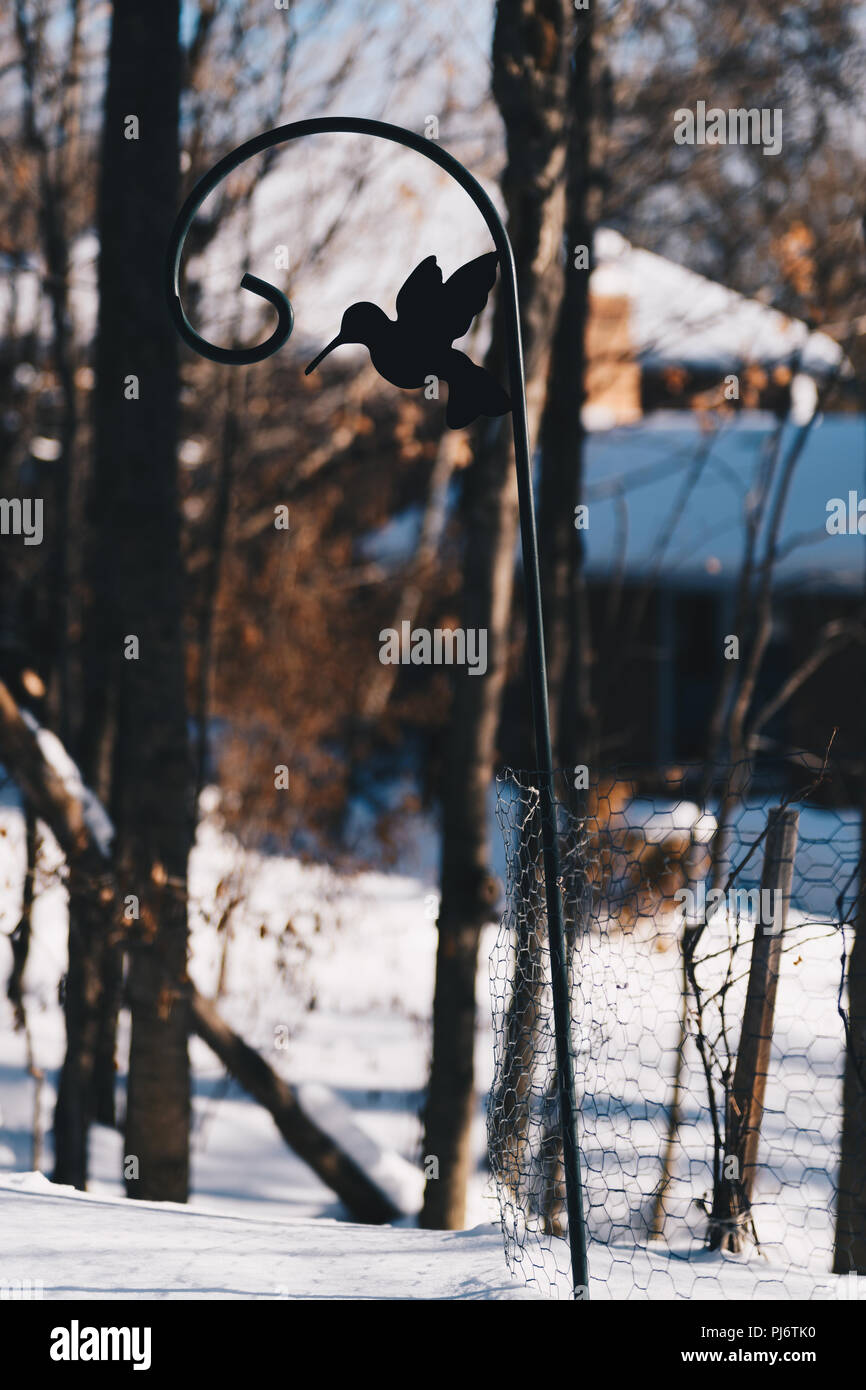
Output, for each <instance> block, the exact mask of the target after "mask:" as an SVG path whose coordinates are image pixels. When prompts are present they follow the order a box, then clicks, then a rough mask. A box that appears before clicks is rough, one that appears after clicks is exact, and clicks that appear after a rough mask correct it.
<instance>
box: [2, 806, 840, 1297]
mask: <svg viewBox="0 0 866 1390" xmlns="http://www.w3.org/2000/svg"><path fill="white" fill-rule="evenodd" d="M808 828H809V831H810V837H811V839H810V842H811V841H814V842H815V843H816V844H817V845H818V846H819V847H820V843H821V841H822V836H823V835H824V833H825V831H826V827H823V828H822V826H821V825H819V824H818V823H817V822H814V823H813V822H810V823H809V827H808ZM0 846H3V854H2V858H0V865H2V867H0V932H2V933H4V934H8V932H9V931H10V930H11V929H12V927H13V926H14V924H15V921H16V920H17V916H18V912H19V907H20V892H21V868H22V864H23V824H22V820H21V816H20V812H19V810H18V807H17V805H16V803H15V800H14V797H13V796H12V795H11V794H9V793H8V792H7V793H6V794H5V799H4V800H3V801H2V803H0ZM806 849H807V846H806V845H804V850H806ZM808 852H809V853H811V854H812V855H813V857H814V853H815V850H814V848H813V849H812V850H809V851H808ZM836 853H837V855H838V851H836ZM843 857H844V856H843ZM56 862H57V851H56V847H53V846H52V845H51V844H50V843H49V844H48V845H47V846H46V848H45V850H44V853H43V873H42V875H41V880H42V881H41V882H40V884H39V893H38V898H37V903H36V908H35V914H34V940H33V945H32V948H31V954H30V960H29V964H28V970H27V976H26V986H27V998H26V1002H27V1010H28V1021H29V1026H30V1037H31V1042H32V1048H33V1060H34V1062H35V1064H36V1066H37V1067H38V1068H40V1069H41V1070H42V1071H43V1072H44V1076H45V1079H44V1082H43V1083H42V1085H41V1089H40V1090H39V1120H40V1129H41V1132H42V1136H43V1138H42V1143H41V1148H40V1152H39V1153H38V1154H36V1155H34V1152H33V1141H32V1135H33V1128H34V1125H33V1121H34V1102H35V1098H36V1095H37V1085H36V1082H35V1081H34V1079H33V1078H32V1077H31V1076H30V1075H29V1074H28V1071H27V1054H26V1043H25V1038H24V1036H23V1035H22V1034H21V1033H15V1032H14V1031H13V1028H12V1016H11V1010H10V1009H9V1006H8V1004H7V1003H6V1001H5V998H4V999H2V1000H0V1121H2V1127H0V1208H2V1212H0V1226H2V1229H3V1232H4V1239H3V1246H2V1253H0V1281H4V1280H5V1281H7V1282H9V1283H13V1282H14V1281H15V1280H16V1279H17V1280H26V1279H30V1280H36V1281H41V1282H42V1283H43V1284H44V1286H45V1290H46V1296H52V1295H51V1294H50V1293H49V1290H54V1294H53V1296H56V1297H70V1296H74V1295H75V1294H76V1293H80V1294H83V1295H84V1296H87V1297H123V1296H125V1295H124V1292H123V1291H124V1290H126V1291H127V1294H126V1296H128V1291H129V1290H131V1289H140V1290H142V1291H143V1292H147V1293H148V1294H151V1295H152V1296H177V1297H195V1296H199V1297H201V1296H207V1297H210V1296H213V1297H265V1298H273V1297H281V1296H285V1297H298V1296H304V1295H307V1296H313V1297H321V1296H330V1297H357V1296H366V1297H370V1296H381V1297H390V1296H396V1297H407V1296H408V1297H436V1298H499V1297H514V1296H518V1297H519V1296H521V1293H520V1290H521V1288H523V1284H524V1279H523V1274H530V1273H531V1272H532V1271H531V1268H530V1265H531V1259H530V1253H531V1252H528V1254H527V1258H526V1260H525V1261H524V1263H523V1265H522V1267H521V1269H519V1270H518V1274H517V1277H516V1279H514V1280H512V1278H511V1277H510V1276H509V1274H508V1271H507V1269H506V1265H505V1260H504V1254H503V1248H502V1240H501V1235H500V1233H499V1227H498V1215H499V1212H498V1204H497V1201H496V1196H495V1192H494V1190H493V1187H492V1183H491V1180H490V1177H489V1174H488V1170H487V1164H486V1158H485V1133H484V1097H485V1095H486V1092H487V1089H488V1087H489V1085H490V1081H491V1075H492V1054H493V1046H492V1028H491V1022H490V1004H489V993H488V966H487V957H488V955H489V953H490V951H491V950H492V948H493V945H494V941H495V936H496V931H495V929H494V928H491V929H490V930H489V931H488V933H487V934H486V936H485V940H484V943H483V949H482V959H481V966H480V970H479V980H478V1000H479V1011H478V1013H479V1026H478V1034H477V1040H476V1041H477V1050H476V1062H477V1076H478V1086H479V1100H478V1108H477V1114H476V1126H475V1136H474V1143H475V1153H476V1158H477V1163H476V1167H475V1171H474V1174H473V1178H472V1182H471V1184H470V1197H469V1209H468V1212H467V1226H468V1227H470V1230H469V1231H468V1232H467V1233H461V1234H444V1233H442V1234H440V1233H432V1232H422V1231H419V1230H417V1229H414V1228H413V1223H412V1221H411V1218H409V1219H407V1220H406V1221H405V1222H404V1223H401V1224H400V1225H399V1226H397V1227H394V1228H385V1229H379V1228H361V1227H358V1226H354V1225H351V1224H350V1223H349V1222H348V1221H347V1220H346V1212H345V1211H344V1209H343V1208H342V1207H341V1205H340V1203H339V1202H338V1201H337V1200H336V1198H335V1197H334V1196H333V1195H332V1194H331V1193H330V1192H329V1191H328V1189H327V1188H325V1187H324V1186H323V1185H322V1184H321V1183H320V1182H319V1181H318V1179H317V1178H316V1177H315V1176H314V1175H313V1174H312V1173H311V1172H310V1171H309V1170H308V1169H307V1168H306V1167H305V1166H304V1165H303V1164H302V1163H301V1162H300V1161H299V1160H298V1159H297V1158H296V1157H295V1156H294V1155H293V1154H292V1153H291V1152H290V1151H289V1150H288V1149H287V1148H286V1146H285V1144H284V1143H283V1141H282V1139H281V1138H280V1136H279V1135H278V1133H277V1132H276V1129H275V1128H274V1126H273V1123H272V1121H271V1119H270V1117H269V1116H268V1115H267V1114H266V1113H265V1112H264V1111H263V1110H262V1109H261V1108H260V1107H259V1106H257V1105H256V1104H255V1103H254V1102H253V1101H251V1100H250V1099H249V1098H248V1097H247V1096H246V1095H245V1094H244V1093H243V1092H242V1091H241V1089H240V1088H239V1087H238V1086H237V1084H236V1083H234V1082H232V1081H230V1080H228V1079H227V1078H226V1076H225V1073H224V1071H223V1069H222V1067H221V1065H220V1064H219V1062H218V1061H217V1060H216V1059H215V1058H214V1056H213V1055H212V1054H211V1053H210V1052H209V1051H208V1049H207V1048H206V1047H205V1046H204V1045H203V1044H202V1043H201V1042H200V1041H199V1040H198V1039H194V1040H193V1041H192V1046H191V1051H192V1060H193V1067H194V1075H195V1109H194V1116H195V1119H194V1133H193V1187H194V1192H193V1197H192V1202H191V1208H182V1209H178V1208H174V1207H171V1208H169V1207H160V1208H156V1209H154V1208H153V1207H151V1206H150V1205H147V1204H145V1205H141V1204H133V1203H128V1202H126V1200H125V1199H124V1197H123V1191H122V1185H121V1182H120V1180H119V1173H120V1169H121V1156H122V1139H121V1136H120V1135H119V1134H118V1133H116V1132H114V1131H111V1130H108V1129H105V1128H102V1127H99V1126H97V1127H96V1128H95V1129H94V1131H93V1138H92V1146H91V1154H92V1175H93V1176H92V1183H91V1193H90V1194H89V1195H88V1196H86V1197H82V1196H80V1195H76V1194H73V1193H72V1192H70V1191H68V1190H66V1189H57V1188H54V1187H52V1186H50V1185H48V1184H47V1183H46V1181H45V1179H44V1178H43V1177H40V1176H39V1175H33V1174H30V1176H27V1174H28V1173H29V1172H30V1170H32V1169H34V1168H39V1169H41V1171H42V1173H50V1171H51V1146H50V1144H51V1141H50V1126H51V1116H52V1111H53V1104H54V1099H55V1083H56V1078H57V1071H58V1068H59V1065H60V1062H61V1059H62V1055H63V1041H64V1039H63V1020H62V1013H61V1010H60V1006H59V1003H58V994H57V987H58V980H59V978H60V976H61V975H62V973H63V971H64V969H65V953H66V945H65V934H66V920H65V904H64V892H63V889H62V886H61V885H60V884H59V883H58V882H57V879H56V875H55V873H54V872H53V866H54V865H56ZM809 862H810V863H811V862H812V861H811V860H810V861H809ZM836 869H838V862H837V860H834V871H835V870H836ZM191 889H192V895H193V899H194V902H195V904H196V910H195V913H194V920H193V929H192V958H191V966H190V969H191V974H192V977H193V979H194V981H195V983H196V985H197V986H198V988H199V989H200V990H201V991H202V992H203V993H205V994H208V995H213V994H214V993H215V992H216V989H217V981H218V980H219V979H220V977H222V981H223V989H222V998H221V1003H220V1007H221V1009H222V1011H223V1012H224V1014H225V1015H226V1017H227V1018H228V1019H229V1021H230V1022H231V1023H232V1024H233V1025H234V1026H235V1027H237V1028H238V1030H239V1031H240V1032H241V1033H242V1034H243V1036H244V1037H245V1038H246V1039H247V1040H248V1041H249V1042H250V1043H252V1044H253V1045H254V1046H256V1047H257V1048H259V1049H260V1050H261V1052H262V1053H263V1054H264V1055H265V1056H266V1057H267V1058H268V1060H269V1061H270V1062H271V1064H272V1065H273V1066H275V1067H276V1068H277V1070H279V1071H280V1072H281V1073H282V1074H283V1075H285V1076H286V1077H287V1078H289V1079H290V1080H292V1081H295V1082H303V1083H305V1084H306V1085H307V1086H317V1087H319V1088H321V1087H325V1088H330V1090H331V1091H332V1092H334V1093H336V1095H337V1097H339V1100H340V1101H341V1102H342V1103H343V1104H344V1105H347V1106H348V1107H349V1108H350V1109H351V1111H352V1114H353V1117H354V1121H355V1122H356V1123H357V1124H358V1125H359V1126H360V1127H361V1129H362V1130H365V1131H366V1132H367V1133H368V1134H369V1135H371V1136H372V1138H373V1139H374V1140H376V1141H377V1142H378V1144H379V1145H381V1146H382V1147H383V1148H384V1149H385V1150H387V1151H391V1152H392V1153H393V1154H394V1155H400V1156H402V1157H401V1158H399V1159H397V1160H396V1171H397V1176H398V1178H400V1176H401V1172H402V1181H403V1187H404V1190H406V1191H408V1192H409V1193H410V1196H411V1191H412V1190H413V1182H412V1181H409V1182H408V1183H407V1182H406V1181H405V1179H406V1176H407V1173H408V1172H409V1171H410V1170H409V1165H412V1167H413V1168H414V1169H415V1181H414V1191H415V1193H416V1194H417V1191H418V1169H419V1167H420V1158H421V1155H420V1144H421V1126H420V1121H419V1117H418V1110H419V1107H420V1103H421V1098H422V1088H423V1086H424V1084H425V1079H426V1074H427V1067H428V1062H429V1055H428V1049H429V1020H430V1012H431V1003H432V994H433V975H434V959H435V945H436V934H435V926H434V921H435V915H436V908H437V900H436V894H435V889H434V887H433V884H432V882H430V881H427V882H425V881H424V880H423V879H422V878H418V879H415V878H408V877H403V876H399V875H394V874H381V873H374V872H369V873H364V874H361V875H357V876H353V877H345V876H340V875H337V874H335V873H333V872H332V871H330V870H328V869H326V868H323V867H321V866H316V865H303V864H300V863H299V862H297V861H292V860H285V859H281V858H278V857H261V856H257V855H253V854H249V853H243V852H242V851H241V850H240V848H239V847H238V846H237V844H236V842H235V841H234V840H232V839H231V838H230V837H229V836H227V835H226V834H225V833H224V832H223V830H222V828H221V826H220V822H219V816H218V812H217V810H216V808H215V807H214V806H213V805H212V804H211V805H210V809H209V811H208V814H207V815H206V816H205V817H204V819H203V821H202V824H201V826H200V829H199V836H198V842H197V846H196V849H195V852H194V855H193V859H192V864H191ZM233 902H234V903H236V906H235V907H234V909H233V910H232V911H231V912H230V914H229V917H230V927H229V928H226V926H225V925H224V924H223V926H222V927H221V928H220V927H219V925H218V924H219V923H220V921H221V920H222V921H223V923H224V921H225V917H226V910H227V908H228V907H229V905H230V904H232V903H233ZM807 915H808V914H801V918H800V919H798V921H799V920H802V922H803V925H802V926H799V927H798V928H797V932H796V934H795V935H793V936H792V937H791V938H790V941H789V943H788V944H789V945H790V947H791V949H790V950H789V951H786V954H785V963H784V968H783V972H782V980H781V984H780V991H779V1001H778V1008H777V1020H778V1026H777V1033H776V1039H775V1044H774V1068H773V1071H774V1075H773V1077H772V1078H771V1083H770V1088H769V1091H768V1096H767V1116H766V1121H765V1126H764V1150H763V1156H764V1158H765V1162H766V1171H765V1172H764V1173H762V1177H761V1183H760V1190H759V1193H758V1205H757V1209H756V1220H757V1224H758V1228H759V1234H760V1236H761V1239H762V1243H763V1246H764V1252H763V1253H762V1254H755V1253H754V1252H753V1253H752V1254H750V1255H749V1256H744V1257H733V1258H726V1259H722V1258H720V1257H718V1256H712V1255H707V1254H705V1253H703V1252H701V1251H700V1249H699V1244H700V1242H699V1237H698V1230H699V1227H700V1226H701V1220H700V1215H699V1213H698V1212H697V1209H696V1208H695V1207H694V1200H695V1198H696V1197H700V1196H701V1195H702V1193H704V1192H706V1190H707V1179H708V1170H707V1152H708V1140H709V1134H708V1128H707V1122H706V1118H705V1113H702V1110H701V1106H700V1100H701V1097H702V1094H703V1093H702V1082H701V1077H700V1075H699V1074H698V1073H697V1071H696V1062H695V1058H694V1057H690V1060H689V1066H688V1069H687V1088H688V1095H687V1099H686V1103H685V1110H686V1114H685V1118H684V1124H683V1128H682V1130H681V1133H680V1140H681V1142H680V1145H679V1148H678V1151H677V1158H676V1165H675V1182H674V1185H673V1188H672V1190H671V1192H670V1194H669V1197H670V1210H671V1219H670V1222H669V1226H668V1228H667V1230H666V1238H665V1240H664V1241H663V1242H656V1243H653V1244H652V1245H650V1246H649V1247H648V1246H647V1243H646V1240H645V1215H646V1210H645V1208H646V1198H647V1196H648V1195H649V1194H650V1193H651V1192H652V1190H653V1188H654V1186H655V1184H656V1182H657V1180H658V1173H659V1163H658V1159H659V1156H660V1145H661V1140H662V1138H663V1133H664V1120H665V1115H666V1107H667V1105H668V1103H669V1099H670V1097H669V1087H670V1076H671V1070H672V1065H673V1054H674V1048H675V1045H676V1035H677V1018H678V994H679V975H678V959H677V952H676V950H675V949H674V948H673V946H672V944H671V943H670V941H668V942H665V941H664V940H647V938H646V936H645V935H644V934H643V933H642V932H641V931H640V930H637V931H634V932H631V933H616V932H604V931H602V932H601V933H600V934H598V933H597V934H595V935H593V936H587V937H586V939H585V941H584V943H583V946H582V948H581V957H580V975H581V980H582V983H581V985H580V989H579V991H578V994H577V996H576V1015H577V1023H578V1033H579V1036H580V1037H581V1038H583V1039H584V1040H585V1046H584V1047H583V1048H582V1051H581V1058H582V1067H581V1073H582V1088H583V1106H582V1110H583V1116H582V1125H583V1132H582V1142H583V1148H584V1159H585V1172H586V1186H587V1195H588V1200H589V1203H590V1220H589V1227H590V1234H591V1236H592V1237H593V1239H592V1243H591V1249H590V1273H591V1282H590V1293H591V1296H592V1297H594V1298H597V1297H617V1298H625V1297H659V1298H670V1297H686V1298H730V1297H751V1298H754V1297H758V1298H761V1297H779V1296H785V1297H789V1298H822V1297H833V1296H846V1295H844V1294H840V1293H839V1292H838V1290H839V1289H840V1288H842V1287H843V1285H844V1284H845V1281H839V1280H834V1279H833V1278H832V1277H831V1276H830V1275H829V1274H828V1273H827V1270H828V1269H829V1263H830V1247H831V1238H832V1202H833V1182H834V1179H835V1168H836V1163H837V1159H838V1137H839V1122H840V1107H841V1086H840V1077H841V1063H842V1052H841V1031H840V1029H841V1025H840V1020H839V1017H838V1014H837V1013H836V990H837V987H838V978H839V964H840V949H841V942H840V934H839V932H838V930H835V929H833V928H832V927H828V925H827V924H826V923H823V924H821V925H819V926H818V927H816V926H815V925H814V924H812V925H809V924H807V922H806V920H805V918H806V916H807ZM741 925H742V924H741ZM720 930H725V931H726V928H720ZM665 946H667V949H660V948H664V947H665ZM746 959H747V957H746ZM9 960H10V956H9V951H8V947H5V946H4V945H3V943H2V941H0V978H5V976H6V973H7V971H8V966H9ZM709 968H710V970H711V969H712V967H709ZM741 989H742V981H741V982H740V984H739V985H737V986H735V987H734V988H733V990H732V993H731V1004H730V1010H731V1017H732V1018H733V1019H736V1018H737V1017H738V1014H737V1004H738V999H737V994H738V991H741ZM735 1031H736V1030H735ZM734 1041H735V1039H734ZM124 1042H125V1037H122V1038H121V1045H120V1049H119V1056H120V1060H121V1068H123V1065H124V1063H123V1057H124ZM122 1081H123V1077H122V1076H121V1084H122ZM322 1094H324V1095H325V1097H326V1098H327V1092H324V1093H322V1092H321V1091H320V1101H321V1095H322ZM472 1228H474V1229H472ZM562 1253H563V1252H561V1251H560V1252H558V1254H559V1256H561V1255H562ZM558 1263H559V1264H560V1267H561V1268H563V1269H564V1268H565V1264H564V1262H563V1261H562V1259H561V1258H560V1259H558ZM563 1286H564V1287H565V1288H567V1280H563V1281H561V1283H560V1292H562V1289H563ZM539 1287H540V1288H541V1290H542V1291H546V1284H545V1283H544V1282H542V1283H541V1284H540V1286H536V1295H537V1292H538V1288H539ZM522 1296H526V1294H524V1295H522ZM529 1296H532V1294H529Z"/></svg>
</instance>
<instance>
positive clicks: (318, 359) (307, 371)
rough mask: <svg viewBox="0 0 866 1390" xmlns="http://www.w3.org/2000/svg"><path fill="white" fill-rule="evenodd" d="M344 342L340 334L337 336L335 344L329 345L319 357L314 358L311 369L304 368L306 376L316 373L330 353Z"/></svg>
mask: <svg viewBox="0 0 866 1390" xmlns="http://www.w3.org/2000/svg"><path fill="white" fill-rule="evenodd" d="M342 341H343V339H342V338H341V337H340V334H339V333H338V334H337V336H336V338H335V339H334V340H333V342H331V343H328V346H327V347H326V348H322V351H321V352H320V353H319V355H318V357H314V358H313V360H312V362H311V363H310V365H309V367H305V368H304V376H309V375H310V372H314V371H315V370H316V368H317V367H318V365H319V363H320V362H321V361H322V360H323V359H324V358H325V357H327V355H328V353H329V352H333V351H334V348H335V347H339V346H340V344H341V343H342Z"/></svg>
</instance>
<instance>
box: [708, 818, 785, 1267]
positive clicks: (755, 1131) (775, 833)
mask: <svg viewBox="0 0 866 1390" xmlns="http://www.w3.org/2000/svg"><path fill="white" fill-rule="evenodd" d="M799 819H800V816H799V812H798V811H794V810H791V809H790V808H788V807H781V806H774V807H773V808H772V810H771V811H770V812H769V816H768V830H767V840H766V847H765V850H764V866H763V871H762V873H761V899H760V907H759V912H758V921H757V922H756V924H755V934H754V937H753V939H752V961H751V965H750V967H749V984H748V988H747V991H746V1003H745V1007H744V1009H743V1028H742V1032H741V1034H740V1046H739V1049H738V1051H737V1061H736V1066H735V1069H734V1080H733V1084H732V1086H731V1090H730V1093H729V1095H728V1097H727V1105H726V1110H725V1153H724V1159H723V1165H722V1168H723V1171H722V1176H721V1181H720V1183H719V1188H718V1191H717V1192H716V1193H714V1197H713V1211H712V1215H711V1219H710V1230H709V1236H708V1243H709V1246H710V1249H711V1250H718V1249H719V1248H722V1249H725V1250H732V1251H738V1250H740V1249H741V1246H742V1235H743V1226H744V1225H745V1224H747V1222H748V1219H749V1210H750V1207H751V1201H752V1189H753V1186H754V1180H755V1171H756V1168H757V1163H758V1143H759V1140H760V1136H761V1121H762V1119H763V1116H764V1094H765V1091H766V1086H767V1076H768V1074H769V1070H770V1050H771V1048H772V1043H773V1016H774V1013H775V1009H776V986H777V984H778V981H779V963H780V960H781V954H782V933H783V932H784V930H785V924H786V922H787V919H788V905H789V903H790V899H791V883H792V880H793V875H794V858H795V855H796V853H797V827H798V823H799ZM768 894H769V895H770V898H769V901H770V903H771V904H772V909H771V913H770V918H771V920H770V921H767V920H766V917H767V913H766V912H765V903H766V902H767V895H768ZM731 1160H734V1162H733V1165H732V1166H733V1168H734V1170H735V1171H734V1172H733V1173H730V1174H729V1173H728V1172H727V1171H726V1170H727V1169H728V1167H729V1165H731Z"/></svg>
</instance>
